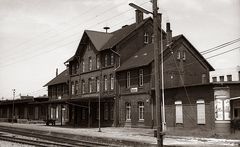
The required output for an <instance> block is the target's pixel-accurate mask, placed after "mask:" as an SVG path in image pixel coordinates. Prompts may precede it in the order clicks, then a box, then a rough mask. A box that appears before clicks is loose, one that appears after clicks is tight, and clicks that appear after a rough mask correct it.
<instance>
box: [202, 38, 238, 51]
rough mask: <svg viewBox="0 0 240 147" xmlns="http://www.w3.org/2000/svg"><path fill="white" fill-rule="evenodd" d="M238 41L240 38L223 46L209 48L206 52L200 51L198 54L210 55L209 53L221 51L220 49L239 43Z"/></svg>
mask: <svg viewBox="0 0 240 147" xmlns="http://www.w3.org/2000/svg"><path fill="white" fill-rule="evenodd" d="M239 41H240V38H237V39H234V40H232V41H229V42H226V43H223V44H221V45H218V46H216V47H213V48H210V49H208V50H205V51H202V52H200V53H201V54H202V55H205V54H208V53H211V52H213V51H216V50H219V49H221V48H224V47H227V46H229V45H232V44H234V43H237V42H239Z"/></svg>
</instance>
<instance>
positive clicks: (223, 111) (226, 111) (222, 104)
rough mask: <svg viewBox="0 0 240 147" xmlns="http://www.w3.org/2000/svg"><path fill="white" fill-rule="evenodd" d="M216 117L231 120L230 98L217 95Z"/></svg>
mask: <svg viewBox="0 0 240 147" xmlns="http://www.w3.org/2000/svg"><path fill="white" fill-rule="evenodd" d="M215 119H216V120H230V101H229V99H227V98H225V97H222V96H216V99H215Z"/></svg>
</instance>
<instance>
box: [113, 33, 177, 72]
mask: <svg viewBox="0 0 240 147" xmlns="http://www.w3.org/2000/svg"><path fill="white" fill-rule="evenodd" d="M179 38H180V35H179V36H175V37H173V43H174V42H175V41H176V40H178V39H179ZM163 46H164V50H165V49H166V48H167V47H166V40H164V41H163ZM153 58H154V46H153V44H148V45H146V46H145V47H143V48H142V49H140V50H139V51H137V52H136V53H135V54H134V55H133V56H131V57H130V58H129V59H128V60H126V61H125V62H124V63H123V64H122V65H121V66H120V68H118V70H117V71H123V70H127V69H131V68H136V67H141V66H146V65H148V64H150V63H151V62H152V61H153Z"/></svg>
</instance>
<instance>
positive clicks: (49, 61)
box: [0, 0, 240, 99]
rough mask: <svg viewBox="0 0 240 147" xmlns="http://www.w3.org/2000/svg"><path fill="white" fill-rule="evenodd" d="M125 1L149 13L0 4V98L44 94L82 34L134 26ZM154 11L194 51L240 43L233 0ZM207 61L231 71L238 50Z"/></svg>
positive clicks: (104, 1)
mask: <svg viewBox="0 0 240 147" xmlns="http://www.w3.org/2000/svg"><path fill="white" fill-rule="evenodd" d="M158 1H159V0H158ZM130 2H134V3H135V4H138V5H141V6H142V7H144V8H146V9H148V10H151V3H150V2H149V0H135V1H134V0H132V1H131V0H0V51H1V53H0V98H2V97H4V98H5V99H6V98H8V99H11V98H12V89H14V88H15V89H16V95H17V97H19V94H20V93H21V94H22V95H27V94H28V95H34V96H38V95H42V94H46V93H47V91H46V88H44V87H43V85H44V84H46V83H47V82H48V81H50V80H51V79H52V78H53V77H54V76H55V69H56V68H59V72H61V71H63V70H64V69H65V66H64V64H63V63H64V62H65V61H66V60H67V59H68V58H70V57H71V56H72V55H73V54H74V53H75V51H76V49H77V46H78V43H79V41H80V39H81V37H82V34H83V30H84V29H88V30H97V31H104V30H103V29H102V28H103V27H104V26H109V27H110V28H111V29H110V31H114V30H116V29H118V28H120V27H121V26H123V25H125V24H131V23H133V22H134V21H135V14H134V9H132V8H131V7H130V6H129V5H128V3H130ZM159 7H160V12H161V13H162V14H163V27H165V23H166V21H170V23H171V27H172V30H173V35H178V34H184V35H185V36H186V37H187V39H189V41H190V42H191V43H192V44H193V45H194V46H195V47H196V48H197V49H198V50H199V51H200V52H201V51H203V50H206V49H209V48H212V47H215V46H217V45H220V44H223V43H225V42H228V41H231V40H234V39H237V38H240V16H239V14H240V1H239V0H181V1H180V0H160V1H159ZM145 17H147V16H145ZM164 29H165V28H164ZM239 46H240V43H236V44H234V45H232V46H228V47H226V48H223V49H221V50H220V51H218V53H220V52H224V51H227V50H230V49H232V48H235V47H239ZM214 54H217V52H215V53H213V54H207V55H206V56H205V57H210V56H211V55H214ZM208 61H209V62H210V63H211V64H212V65H213V67H214V68H216V69H217V68H228V67H235V66H237V65H240V50H235V51H232V52H229V53H226V54H224V55H221V56H217V57H215V58H211V59H209V60H208Z"/></svg>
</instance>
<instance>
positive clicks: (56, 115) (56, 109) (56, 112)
mask: <svg viewBox="0 0 240 147" xmlns="http://www.w3.org/2000/svg"><path fill="white" fill-rule="evenodd" d="M56 119H58V106H57V107H56Z"/></svg>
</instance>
